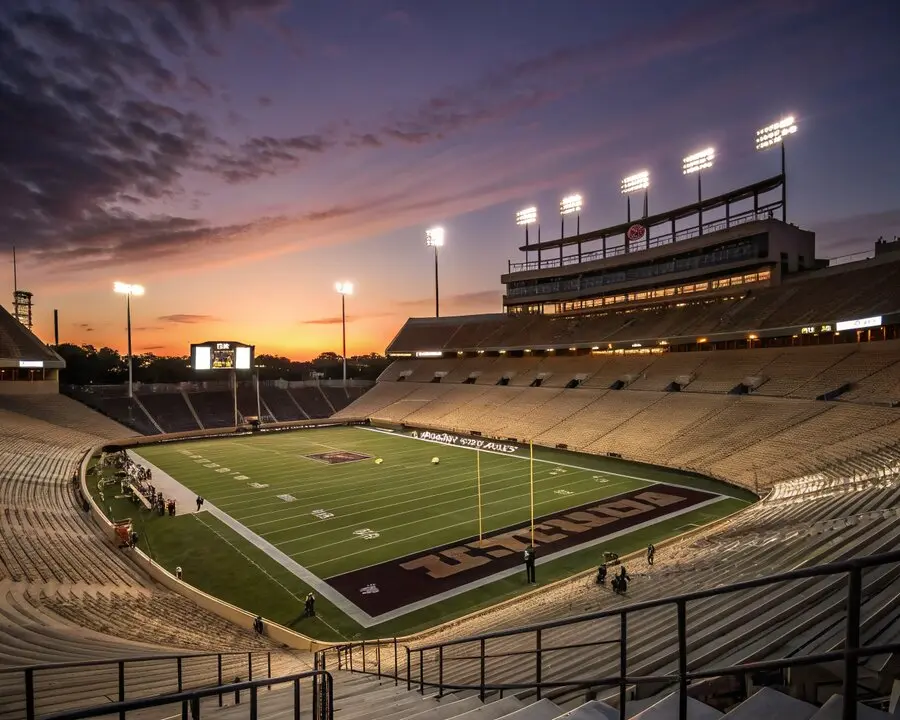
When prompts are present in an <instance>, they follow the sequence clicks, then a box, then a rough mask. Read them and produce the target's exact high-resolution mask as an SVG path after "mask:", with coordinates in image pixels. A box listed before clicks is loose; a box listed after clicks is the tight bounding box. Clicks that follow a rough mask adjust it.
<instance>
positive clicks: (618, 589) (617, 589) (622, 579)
mask: <svg viewBox="0 0 900 720" xmlns="http://www.w3.org/2000/svg"><path fill="white" fill-rule="evenodd" d="M655 558H656V547H655V546H654V545H653V544H652V543H651V544H650V545H648V546H647V565H649V566H651V567H652V566H653V561H654V559H655ZM523 560H524V562H525V581H526V582H527V583H528V584H529V585H535V584H537V582H536V580H535V572H534V567H535V562H536V560H537V553H536V551H535V549H534V546H533V545H529V546H528V547H527V548H525V553H524V558H523ZM618 563H619V556H618V554H617V553H614V552H606V553H604V554H603V562H602V563H600V566H599V567H598V568H597V576H596V578H595V582H596V584H597V585H604V586H605V585H606V578H607V576H608V573H609V570H608V566H610V565H616V564H618ZM630 580H631V576H630V575H629V574H628V570H627V568H626V567H625V566H624V565H619V571H618V572H617V573H615V575H613V577H612V580H611V581H610V586H611V587H612V591H613V592H614V593H617V594H619V595H624V594H625V593H626V592H628V582H629V581H630Z"/></svg>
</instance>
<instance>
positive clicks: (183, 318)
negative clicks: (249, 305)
mask: <svg viewBox="0 0 900 720" xmlns="http://www.w3.org/2000/svg"><path fill="white" fill-rule="evenodd" d="M156 319H157V320H159V321H161V322H167V323H179V324H181V325H197V324H198V323H212V322H222V319H221V318H217V317H216V316H215V315H191V314H189V313H176V314H175V315H162V316H161V317H158V318H156Z"/></svg>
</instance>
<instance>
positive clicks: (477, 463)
mask: <svg viewBox="0 0 900 720" xmlns="http://www.w3.org/2000/svg"><path fill="white" fill-rule="evenodd" d="M475 475H476V477H477V478H478V542H479V543H480V542H481V539H482V531H481V450H480V449H476V450H475Z"/></svg>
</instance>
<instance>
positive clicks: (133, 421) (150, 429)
mask: <svg viewBox="0 0 900 720" xmlns="http://www.w3.org/2000/svg"><path fill="white" fill-rule="evenodd" d="M367 389H368V388H367V386H362V385H347V386H346V387H344V386H342V385H335V386H331V385H320V384H306V385H299V386H289V387H284V388H283V387H278V386H275V385H266V384H262V385H261V386H260V388H259V392H260V402H259V405H258V406H257V398H256V391H255V389H253V388H252V387H250V386H249V385H248V386H244V385H240V386H238V392H237V405H238V414H239V419H242V418H246V417H257V415H259V416H261V417H262V419H263V421H264V422H292V421H297V420H311V419H318V418H327V417H329V416H331V415H332V414H333V413H334V412H335V411H338V410H342V409H343V408H345V407H346V406H347V405H349V404H350V403H351V402H353V400H355V399H356V398H358V397H359V396H360V395H361V394H362V393H363V392H365V390H367ZM68 392H69V393H70V394H71V395H72V396H73V397H75V398H77V399H78V400H80V401H81V402H83V403H85V404H86V405H89V406H91V407H93V408H95V409H97V410H99V411H100V412H102V413H104V414H105V415H108V416H109V417H111V418H113V419H115V420H117V421H119V422H121V423H122V424H124V425H127V426H129V427H131V428H135V429H137V430H139V431H140V432H141V433H142V434H144V435H156V434H158V433H173V432H189V431H191V430H203V429H212V428H223V427H232V426H233V425H234V395H233V393H232V391H231V390H228V389H196V390H195V389H184V388H181V387H180V386H178V385H150V386H147V388H143V387H141V388H138V390H137V392H136V393H135V396H134V398H133V399H131V400H129V398H127V397H125V396H124V394H123V389H122V387H115V388H108V389H107V388H70V389H69V390H68Z"/></svg>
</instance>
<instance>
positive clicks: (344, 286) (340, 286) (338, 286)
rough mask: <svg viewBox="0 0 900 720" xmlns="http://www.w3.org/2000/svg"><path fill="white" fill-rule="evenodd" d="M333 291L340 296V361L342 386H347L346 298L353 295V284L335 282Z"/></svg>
mask: <svg viewBox="0 0 900 720" xmlns="http://www.w3.org/2000/svg"><path fill="white" fill-rule="evenodd" d="M334 289H335V290H337V291H338V293H340V295H341V348H342V349H341V360H342V361H343V363H344V385H346V384H347V296H348V295H352V294H353V283H351V282H346V281H344V282H337V283H335V284H334Z"/></svg>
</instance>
